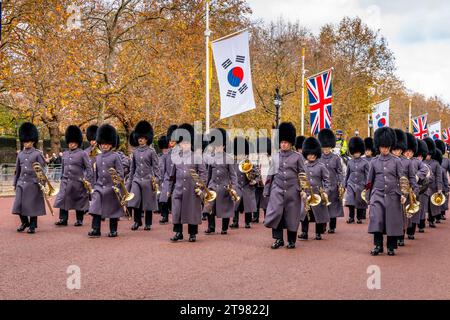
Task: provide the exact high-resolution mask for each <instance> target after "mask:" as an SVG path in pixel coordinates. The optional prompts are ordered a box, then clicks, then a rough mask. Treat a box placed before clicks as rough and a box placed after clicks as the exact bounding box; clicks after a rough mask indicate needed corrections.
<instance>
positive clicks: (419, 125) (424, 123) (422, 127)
mask: <svg viewBox="0 0 450 320" xmlns="http://www.w3.org/2000/svg"><path fill="white" fill-rule="evenodd" d="M412 124H413V129H414V136H415V137H416V138H418V139H425V138H426V137H427V135H428V115H426V114H424V115H422V116H418V117H417V118H413V119H412Z"/></svg>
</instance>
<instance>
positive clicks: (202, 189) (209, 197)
mask: <svg viewBox="0 0 450 320" xmlns="http://www.w3.org/2000/svg"><path fill="white" fill-rule="evenodd" d="M190 174H191V177H192V180H194V183H195V185H196V188H195V193H196V194H197V195H198V196H199V197H201V198H202V201H203V202H212V201H214V200H215V199H216V196H217V194H216V193H215V192H214V191H212V190H209V189H208V187H207V186H206V184H205V183H204V182H203V180H202V179H201V178H200V176H199V175H198V173H197V172H195V170H194V169H191V170H190Z"/></svg>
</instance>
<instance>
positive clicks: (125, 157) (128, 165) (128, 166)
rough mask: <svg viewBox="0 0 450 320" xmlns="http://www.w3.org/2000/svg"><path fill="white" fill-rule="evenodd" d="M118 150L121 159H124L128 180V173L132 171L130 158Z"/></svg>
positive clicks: (123, 163)
mask: <svg viewBox="0 0 450 320" xmlns="http://www.w3.org/2000/svg"><path fill="white" fill-rule="evenodd" d="M116 152H117V154H118V155H119V157H120V161H122V167H123V174H124V176H125V180H126V178H127V177H128V174H129V173H130V159H129V158H128V157H127V156H126V155H125V154H124V153H123V152H122V151H116Z"/></svg>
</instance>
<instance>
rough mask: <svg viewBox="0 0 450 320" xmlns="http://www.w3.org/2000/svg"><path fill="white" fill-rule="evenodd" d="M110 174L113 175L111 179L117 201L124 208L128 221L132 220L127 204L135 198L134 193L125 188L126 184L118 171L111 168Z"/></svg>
mask: <svg viewBox="0 0 450 320" xmlns="http://www.w3.org/2000/svg"><path fill="white" fill-rule="evenodd" d="M108 172H109V174H110V175H111V179H112V181H113V183H114V186H113V187H112V189H113V191H114V193H115V194H116V196H117V200H118V201H119V203H120V206H121V207H122V209H123V211H124V213H125V216H126V217H127V218H128V220H130V219H131V213H130V212H129V211H128V209H127V206H126V205H127V202H128V201H130V200H131V199H133V198H134V193H132V192H128V191H127V189H126V188H125V184H124V183H123V180H122V178H120V176H119V174H118V173H117V171H116V169H114V168H109V169H108Z"/></svg>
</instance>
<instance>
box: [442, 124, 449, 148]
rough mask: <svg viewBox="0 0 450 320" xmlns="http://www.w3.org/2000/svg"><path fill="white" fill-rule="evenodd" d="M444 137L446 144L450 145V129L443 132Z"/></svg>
mask: <svg viewBox="0 0 450 320" xmlns="http://www.w3.org/2000/svg"><path fill="white" fill-rule="evenodd" d="M442 137H443V138H444V139H443V140H444V142H445V143H446V144H450V128H447V129H445V130H444V131H443V132H442Z"/></svg>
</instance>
